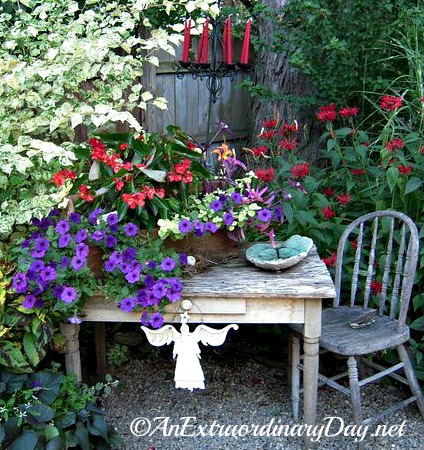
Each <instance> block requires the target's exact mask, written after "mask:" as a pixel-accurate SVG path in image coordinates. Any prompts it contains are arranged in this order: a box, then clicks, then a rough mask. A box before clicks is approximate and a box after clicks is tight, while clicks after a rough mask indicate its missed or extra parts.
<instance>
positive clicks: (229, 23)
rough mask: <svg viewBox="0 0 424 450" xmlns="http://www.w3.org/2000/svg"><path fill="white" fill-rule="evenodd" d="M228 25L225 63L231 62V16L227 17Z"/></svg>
mask: <svg viewBox="0 0 424 450" xmlns="http://www.w3.org/2000/svg"><path fill="white" fill-rule="evenodd" d="M227 22H228V27H227V63H228V64H232V63H233V39H232V37H231V31H232V30H231V28H232V26H231V17H229V18H228V19H227Z"/></svg>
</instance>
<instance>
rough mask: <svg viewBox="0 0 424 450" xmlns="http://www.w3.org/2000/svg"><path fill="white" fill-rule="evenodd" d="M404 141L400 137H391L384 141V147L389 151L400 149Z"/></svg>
mask: <svg viewBox="0 0 424 450" xmlns="http://www.w3.org/2000/svg"><path fill="white" fill-rule="evenodd" d="M404 145H405V144H404V142H403V139H400V138H393V139H391V140H390V141H388V142H387V143H386V148H387V150H389V151H390V152H393V151H395V150H398V149H401V148H403V146H404Z"/></svg>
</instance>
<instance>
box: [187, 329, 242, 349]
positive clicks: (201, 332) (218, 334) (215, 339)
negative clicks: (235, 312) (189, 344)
mask: <svg viewBox="0 0 424 450" xmlns="http://www.w3.org/2000/svg"><path fill="white" fill-rule="evenodd" d="M231 328H233V329H234V330H238V325H236V324H235V323H233V324H231V325H227V326H226V327H224V328H221V329H220V330H217V329H215V328H211V327H208V326H207V325H203V324H202V325H198V326H197V327H196V329H195V330H194V331H193V336H194V338H195V340H196V342H199V341H200V342H201V343H202V344H203V345H212V346H214V347H217V346H219V345H222V344H223V343H224V342H225V338H226V337H227V333H228V330H230V329H231Z"/></svg>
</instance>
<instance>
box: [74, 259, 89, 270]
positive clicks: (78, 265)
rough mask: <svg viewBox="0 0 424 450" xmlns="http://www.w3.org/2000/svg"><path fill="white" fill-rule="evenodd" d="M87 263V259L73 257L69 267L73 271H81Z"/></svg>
mask: <svg viewBox="0 0 424 450" xmlns="http://www.w3.org/2000/svg"><path fill="white" fill-rule="evenodd" d="M86 262H87V259H86V258H84V257H83V256H80V255H75V256H74V257H73V258H72V260H71V266H72V268H73V269H74V270H76V271H78V270H81V269H82V268H83V267H84V266H85V264H86Z"/></svg>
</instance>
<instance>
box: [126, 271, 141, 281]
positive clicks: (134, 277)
mask: <svg viewBox="0 0 424 450" xmlns="http://www.w3.org/2000/svg"><path fill="white" fill-rule="evenodd" d="M140 275H141V272H140V270H138V269H134V270H131V272H128V273H127V274H126V275H125V279H126V280H127V281H128V283H130V284H135V283H137V282H138V281H140Z"/></svg>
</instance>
